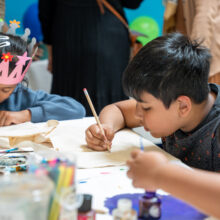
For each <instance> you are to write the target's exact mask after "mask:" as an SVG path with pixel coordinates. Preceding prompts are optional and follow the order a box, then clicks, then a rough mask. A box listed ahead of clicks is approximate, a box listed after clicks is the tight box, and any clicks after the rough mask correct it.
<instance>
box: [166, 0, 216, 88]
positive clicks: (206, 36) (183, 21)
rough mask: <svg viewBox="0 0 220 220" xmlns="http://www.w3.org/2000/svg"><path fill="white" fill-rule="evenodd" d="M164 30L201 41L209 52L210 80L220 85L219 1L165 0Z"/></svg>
mask: <svg viewBox="0 0 220 220" xmlns="http://www.w3.org/2000/svg"><path fill="white" fill-rule="evenodd" d="M164 2H165V6H166V9H165V12H164V25H163V33H164V34H166V33H172V32H176V31H178V32H181V33H182V34H185V35H187V36H188V37H189V38H190V39H191V40H200V41H203V42H202V45H203V46H206V47H207V48H208V49H209V50H210V52H211V54H212V60H211V66H210V72H209V82H210V83H217V84H220V62H219V60H220V41H219V38H220V1H219V0H212V1H201V0H164Z"/></svg>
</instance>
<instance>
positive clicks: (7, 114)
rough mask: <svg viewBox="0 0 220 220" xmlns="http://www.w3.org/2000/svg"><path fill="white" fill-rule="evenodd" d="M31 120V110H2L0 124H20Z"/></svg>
mask: <svg viewBox="0 0 220 220" xmlns="http://www.w3.org/2000/svg"><path fill="white" fill-rule="evenodd" d="M30 120H31V113H30V111H29V110H23V111H19V112H11V111H0V126H8V125H12V124H20V123H23V122H27V121H30Z"/></svg>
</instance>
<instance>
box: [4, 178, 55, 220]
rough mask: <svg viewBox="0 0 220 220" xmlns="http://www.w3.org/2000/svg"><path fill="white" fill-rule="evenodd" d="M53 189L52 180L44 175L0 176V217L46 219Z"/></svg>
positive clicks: (23, 219) (32, 219)
mask: <svg viewBox="0 0 220 220" xmlns="http://www.w3.org/2000/svg"><path fill="white" fill-rule="evenodd" d="M53 189H54V185H53V183H52V181H51V180H50V179H49V178H48V177H46V176H40V177H37V176H35V175H33V174H22V175H15V174H11V175H5V176H1V177H0V219H10V220H30V219H31V220H39V219H40V220H47V217H48V210H49V201H50V197H51V193H52V191H53Z"/></svg>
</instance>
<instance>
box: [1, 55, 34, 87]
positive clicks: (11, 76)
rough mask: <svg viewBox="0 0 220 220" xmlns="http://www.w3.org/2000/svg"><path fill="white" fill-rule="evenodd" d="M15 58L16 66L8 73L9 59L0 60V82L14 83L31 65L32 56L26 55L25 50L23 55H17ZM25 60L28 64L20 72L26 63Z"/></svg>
mask: <svg viewBox="0 0 220 220" xmlns="http://www.w3.org/2000/svg"><path fill="white" fill-rule="evenodd" d="M17 58H18V61H17V63H16V67H15V68H14V69H13V70H12V72H11V73H9V65H10V62H9V60H6V61H4V60H2V62H1V63H0V84H4V85H15V84H18V83H20V82H21V81H22V80H23V78H24V76H25V74H26V73H27V71H28V69H29V67H30V65H31V62H32V58H31V57H27V52H25V53H24V54H23V56H17ZM27 61H28V64H27V66H26V68H25V70H24V71H23V72H22V70H23V66H24V65H25V64H26V62H27Z"/></svg>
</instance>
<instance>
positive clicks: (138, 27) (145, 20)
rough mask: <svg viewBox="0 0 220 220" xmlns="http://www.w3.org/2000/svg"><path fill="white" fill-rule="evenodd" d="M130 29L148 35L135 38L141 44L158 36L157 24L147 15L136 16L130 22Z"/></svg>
mask: <svg viewBox="0 0 220 220" xmlns="http://www.w3.org/2000/svg"><path fill="white" fill-rule="evenodd" d="M130 29H131V30H133V31H137V32H140V33H142V34H145V35H147V36H148V37H147V38H146V37H138V38H137V40H138V41H140V42H141V43H142V44H143V45H145V44H146V43H148V42H150V41H151V40H153V39H154V38H156V37H158V36H159V26H158V24H157V22H156V21H155V20H154V19H153V18H151V17H147V16H141V17H138V18H136V19H135V20H134V21H133V22H132V23H131V24H130Z"/></svg>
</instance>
